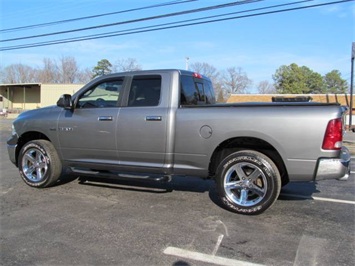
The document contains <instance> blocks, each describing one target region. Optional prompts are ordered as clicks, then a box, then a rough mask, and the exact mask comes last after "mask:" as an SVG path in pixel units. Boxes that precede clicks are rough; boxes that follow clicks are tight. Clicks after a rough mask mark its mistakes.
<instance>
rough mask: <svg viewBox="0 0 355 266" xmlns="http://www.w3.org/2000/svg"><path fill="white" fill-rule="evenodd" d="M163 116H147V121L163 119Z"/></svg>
mask: <svg viewBox="0 0 355 266" xmlns="http://www.w3.org/2000/svg"><path fill="white" fill-rule="evenodd" d="M161 120H162V117H161V116H157V115H151V116H146V117H145V121H161Z"/></svg>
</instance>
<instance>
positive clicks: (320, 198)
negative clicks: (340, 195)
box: [280, 193, 355, 205]
mask: <svg viewBox="0 0 355 266" xmlns="http://www.w3.org/2000/svg"><path fill="white" fill-rule="evenodd" d="M280 196H286V197H287V196H289V197H292V198H301V199H312V200H319V201H328V202H335V203H345V204H353V205H355V201H352V200H340V199H331V198H322V197H313V196H303V195H297V194H284V193H281V194H280Z"/></svg>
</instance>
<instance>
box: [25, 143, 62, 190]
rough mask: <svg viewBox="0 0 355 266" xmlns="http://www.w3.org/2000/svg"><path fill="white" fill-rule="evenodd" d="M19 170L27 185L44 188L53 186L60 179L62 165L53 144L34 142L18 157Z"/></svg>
mask: <svg viewBox="0 0 355 266" xmlns="http://www.w3.org/2000/svg"><path fill="white" fill-rule="evenodd" d="M18 168H19V171H20V175H21V177H22V179H23V181H25V183H26V184H27V185H29V186H31V187H37V188H44V187H49V186H51V185H53V184H54V183H55V182H56V181H57V180H58V179H59V177H60V175H61V172H62V163H61V161H60V159H59V156H58V153H57V151H56V150H55V148H54V146H53V144H52V143H51V142H49V141H47V140H33V141H30V142H28V143H26V144H25V145H24V146H23V147H22V149H21V151H20V154H19V157H18Z"/></svg>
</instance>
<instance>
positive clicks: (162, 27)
mask: <svg viewBox="0 0 355 266" xmlns="http://www.w3.org/2000/svg"><path fill="white" fill-rule="evenodd" d="M352 1H354V0H341V1H334V2H328V3H322V4H314V5H308V6H301V7H294V8H287V9H279V10H273V11H267V12H260V13H254V14H249V15H242V16H233V17H228V18H220V19H212V20H207V21H200V22H193V23H186V24H180V25H171V24H178V23H185V22H186V21H179V22H173V23H165V24H160V25H155V26H149V27H143V28H135V29H131V30H124V31H119V32H114V33H105V34H95V35H92V36H89V37H85V36H83V37H78V38H71V39H62V40H55V41H48V42H42V43H32V44H24V45H17V46H8V47H4V48H0V51H8V50H17V49H24V48H33V47H40V46H48V45H55V44H63V43H70V42H78V41H84V40H93V39H101V38H109V37H116V36H123V35H131V34H138V33H146V32H152V31H158V30H166V29H173V28H180V27H187V26H195V25H202V24H207V23H215V22H221V21H228V20H235V19H242V18H249V17H255V16H262V15H270V14H276V13H283V12H290V11H296V10H302V9H308V8H314V7H320V6H326V5H333V4H340V3H345V2H352ZM301 2H307V1H299V2H294V4H296V3H301ZM269 8H271V7H269ZM244 12H250V11H244ZM219 16H223V15H219ZM224 16H225V15H224ZM213 17H215V16H213ZM206 18H209V17H204V18H200V19H195V20H202V19H206Z"/></svg>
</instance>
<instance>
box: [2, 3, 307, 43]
mask: <svg viewBox="0 0 355 266" xmlns="http://www.w3.org/2000/svg"><path fill="white" fill-rule="evenodd" d="M261 1H264V0H244V1H237V2H231V3H227V4H221V5H215V6H209V7H203V8H197V9H191V10H185V11H180V12H174V13H168V14H164V15H158V16H152V17H145V18H139V19H134V20H127V21H119V22H115V23H109V24H102V25H97V26H91V27H85V28H79V29H73V30H65V31H58V32H52V33H45V34H39V35H32V36H25V37H18V38H12V39H5V40H0V42H10V41H19V40H25V39H33V38H39V37H47V36H53V35H60V34H66V33H73V32H78V31H86V30H93V29H98V28H105V27H112V26H117V25H123V24H129V23H135V22H142V21H148V20H154V19H161V18H167V17H174V16H181V15H186V14H192V13H197V12H204V11H210V10H214V9H220V8H226V7H231V6H236V5H243V4H250V3H254V2H261ZM310 1H312V0H310Z"/></svg>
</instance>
